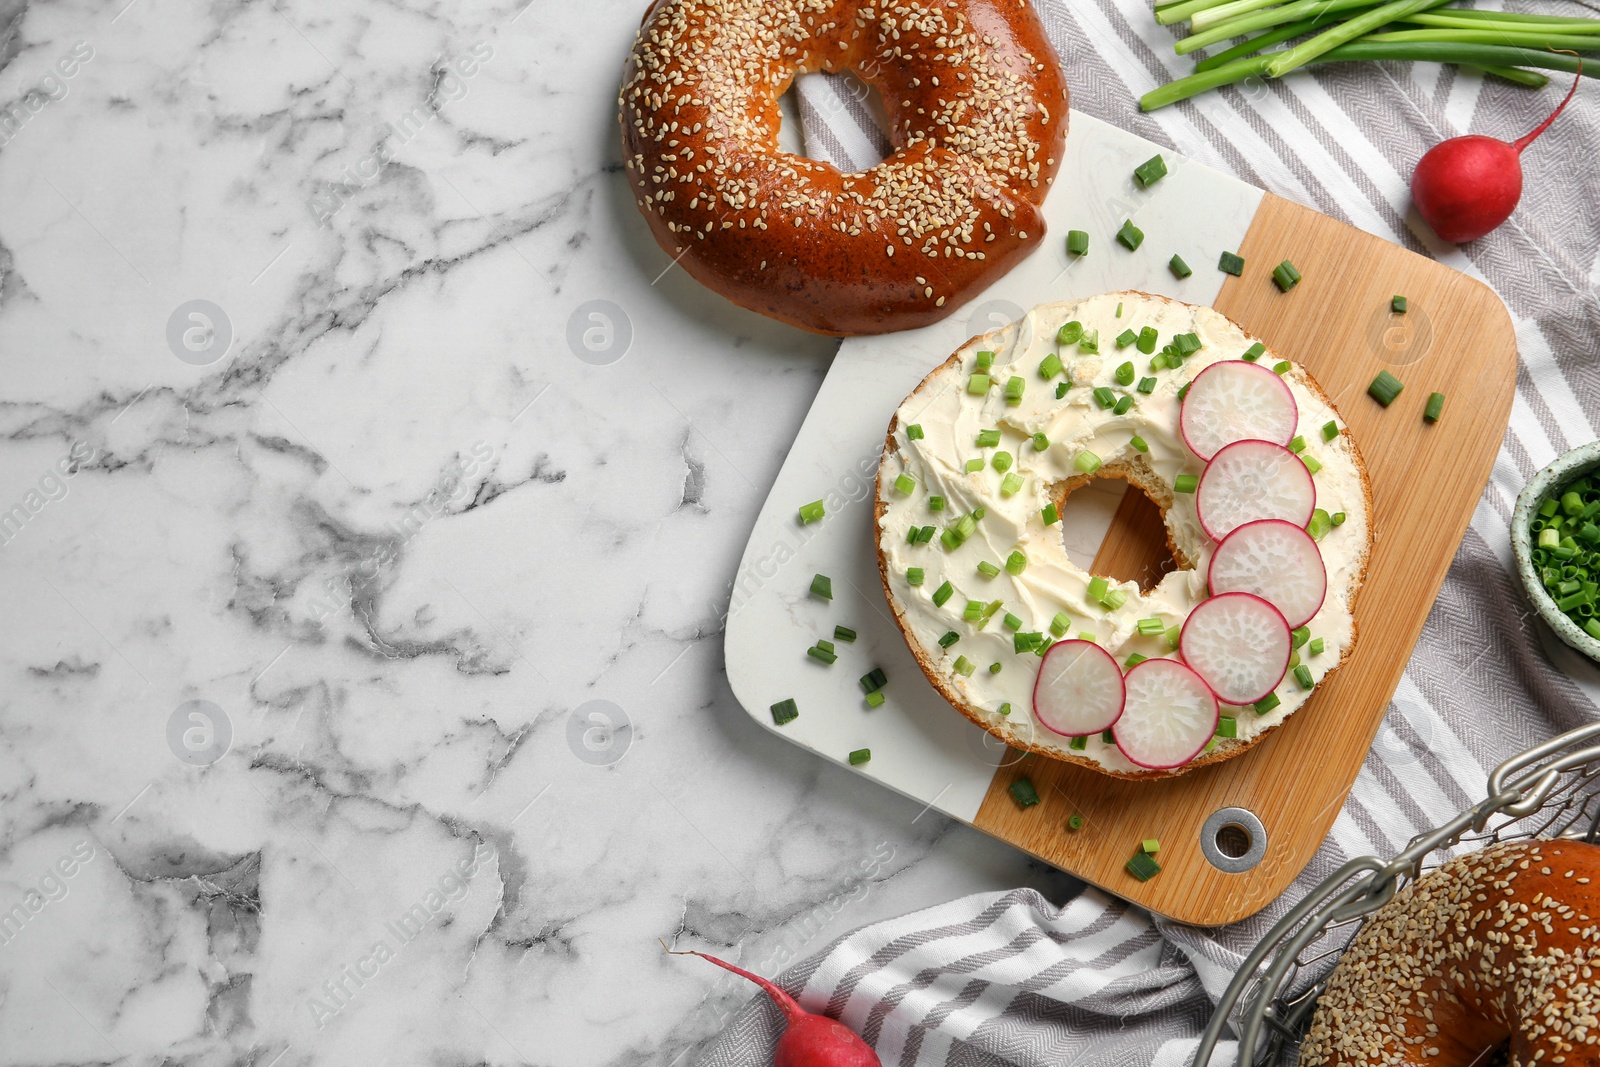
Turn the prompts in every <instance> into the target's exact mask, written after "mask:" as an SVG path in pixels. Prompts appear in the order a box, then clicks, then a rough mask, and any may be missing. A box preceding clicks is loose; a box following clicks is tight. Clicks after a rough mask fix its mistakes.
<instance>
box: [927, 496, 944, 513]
mask: <svg viewBox="0 0 1600 1067" xmlns="http://www.w3.org/2000/svg"><path fill="white" fill-rule="evenodd" d="M928 510H929V511H943V510H944V497H942V496H930V497H929V498H928Z"/></svg>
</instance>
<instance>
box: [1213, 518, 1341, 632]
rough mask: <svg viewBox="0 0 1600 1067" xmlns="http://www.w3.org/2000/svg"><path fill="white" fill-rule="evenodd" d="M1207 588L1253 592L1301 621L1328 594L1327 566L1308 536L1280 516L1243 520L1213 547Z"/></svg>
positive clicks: (1292, 619)
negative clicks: (1277, 517) (1214, 552)
mask: <svg viewBox="0 0 1600 1067" xmlns="http://www.w3.org/2000/svg"><path fill="white" fill-rule="evenodd" d="M1206 580H1207V583H1208V584H1209V585H1210V586H1211V592H1212V593H1254V594H1255V595H1256V596H1258V597H1261V598H1262V599H1264V600H1266V601H1267V602H1268V603H1269V604H1271V605H1272V606H1273V607H1275V608H1277V609H1278V610H1279V611H1281V612H1283V618H1284V621H1285V622H1287V623H1288V624H1289V625H1290V627H1295V626H1304V625H1305V624H1306V623H1308V622H1310V621H1311V619H1312V617H1313V616H1315V615H1316V613H1317V610H1318V609H1319V608H1321V607H1322V601H1323V598H1324V597H1326V596H1327V595H1328V571H1327V568H1326V567H1325V566H1323V563H1322V552H1321V550H1320V549H1318V548H1317V542H1316V541H1314V540H1312V538H1311V535H1310V534H1308V533H1306V532H1305V530H1303V529H1301V528H1300V527H1298V526H1296V525H1295V524H1294V523H1292V522H1284V521H1283V520H1282V519H1257V520H1256V521H1255V522H1247V523H1245V524H1244V525H1243V526H1241V527H1239V528H1238V529H1237V530H1235V531H1233V533H1231V534H1229V535H1228V538H1227V540H1225V541H1223V542H1222V544H1221V545H1219V546H1218V548H1217V551H1216V554H1215V555H1213V556H1212V557H1211V570H1210V572H1209V573H1208V574H1207V576H1206Z"/></svg>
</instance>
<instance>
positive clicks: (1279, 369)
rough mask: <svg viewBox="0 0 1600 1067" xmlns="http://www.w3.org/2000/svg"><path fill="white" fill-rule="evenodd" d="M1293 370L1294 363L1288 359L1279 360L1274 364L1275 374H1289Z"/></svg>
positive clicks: (1273, 371) (1273, 370)
mask: <svg viewBox="0 0 1600 1067" xmlns="http://www.w3.org/2000/svg"><path fill="white" fill-rule="evenodd" d="M1291 370H1294V364H1293V363H1290V362H1289V361H1288V360H1286V359H1283V360H1279V361H1278V362H1277V363H1274V364H1273V365H1272V373H1273V374H1288V373H1289V372H1290V371H1291Z"/></svg>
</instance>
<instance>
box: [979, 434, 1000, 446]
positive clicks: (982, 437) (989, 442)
mask: <svg viewBox="0 0 1600 1067" xmlns="http://www.w3.org/2000/svg"><path fill="white" fill-rule="evenodd" d="M999 443H1000V431H999V430H979V431H978V447H979V448H993V447H994V446H995V445H997V444H999Z"/></svg>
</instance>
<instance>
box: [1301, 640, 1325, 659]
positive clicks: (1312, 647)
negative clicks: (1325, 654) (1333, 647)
mask: <svg viewBox="0 0 1600 1067" xmlns="http://www.w3.org/2000/svg"><path fill="white" fill-rule="evenodd" d="M1325 647H1327V646H1325V645H1324V644H1323V639H1322V638H1320V637H1313V638H1312V639H1311V644H1309V645H1307V646H1306V648H1307V652H1306V654H1307V655H1308V656H1320V655H1322V650H1323V649H1324V648H1325Z"/></svg>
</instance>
